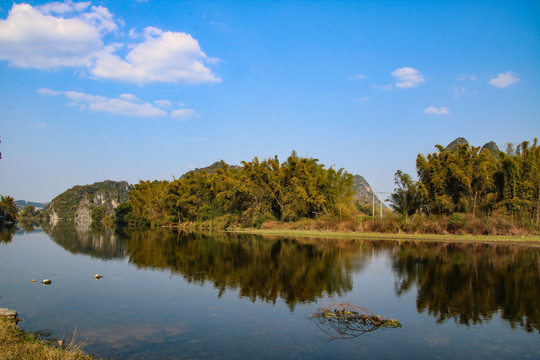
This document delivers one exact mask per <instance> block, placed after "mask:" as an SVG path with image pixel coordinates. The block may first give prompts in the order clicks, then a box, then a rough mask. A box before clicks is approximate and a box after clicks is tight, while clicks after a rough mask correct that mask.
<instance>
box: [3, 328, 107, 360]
mask: <svg viewBox="0 0 540 360" xmlns="http://www.w3.org/2000/svg"><path fill="white" fill-rule="evenodd" d="M82 347H83V344H81V343H79V342H78V341H77V340H76V334H73V337H72V338H71V340H70V341H69V343H68V344H67V345H66V346H65V347H64V348H59V347H54V346H52V345H50V344H48V343H46V342H44V341H43V340H40V339H38V338H36V336H34V335H33V334H31V333H27V332H24V331H22V330H21V329H19V327H18V326H17V325H15V323H14V322H13V321H9V320H5V319H0V359H1V360H93V359H97V358H95V357H93V356H90V355H88V354H85V353H84V352H83V350H82Z"/></svg>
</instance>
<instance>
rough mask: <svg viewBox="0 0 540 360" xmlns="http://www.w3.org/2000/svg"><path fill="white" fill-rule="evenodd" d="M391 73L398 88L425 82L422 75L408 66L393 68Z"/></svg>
mask: <svg viewBox="0 0 540 360" xmlns="http://www.w3.org/2000/svg"><path fill="white" fill-rule="evenodd" d="M391 75H392V76H393V77H395V78H396V79H397V82H396V87H397V88H399V89H405V88H410V87H415V86H418V85H420V84H422V83H423V82H425V80H424V75H422V74H421V73H420V71H418V70H416V69H413V68H410V67H402V68H400V69H397V70H394V71H392V74H391Z"/></svg>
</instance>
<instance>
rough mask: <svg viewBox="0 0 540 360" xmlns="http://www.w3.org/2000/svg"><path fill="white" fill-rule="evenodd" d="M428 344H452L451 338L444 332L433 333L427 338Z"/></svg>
mask: <svg viewBox="0 0 540 360" xmlns="http://www.w3.org/2000/svg"><path fill="white" fill-rule="evenodd" d="M425 342H426V344H428V345H429V346H448V345H450V338H449V337H448V336H444V335H442V334H431V336H428V337H426V338H425Z"/></svg>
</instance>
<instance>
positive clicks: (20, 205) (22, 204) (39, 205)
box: [15, 200, 48, 211]
mask: <svg viewBox="0 0 540 360" xmlns="http://www.w3.org/2000/svg"><path fill="white" fill-rule="evenodd" d="M15 204H17V207H18V208H19V210H22V209H24V208H25V207H27V206H28V205H32V206H33V207H35V208H36V209H38V210H40V211H41V210H43V209H45V207H47V204H48V203H39V202H33V201H26V200H15Z"/></svg>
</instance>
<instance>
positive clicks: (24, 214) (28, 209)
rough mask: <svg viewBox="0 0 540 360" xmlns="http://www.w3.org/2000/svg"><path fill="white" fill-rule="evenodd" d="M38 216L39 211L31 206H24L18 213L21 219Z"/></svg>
mask: <svg viewBox="0 0 540 360" xmlns="http://www.w3.org/2000/svg"><path fill="white" fill-rule="evenodd" d="M38 214H39V210H38V209H36V208H35V207H34V206H32V205H26V206H25V207H24V208H23V209H22V210H21V212H20V214H19V216H20V217H21V218H31V217H34V216H36V215H38Z"/></svg>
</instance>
